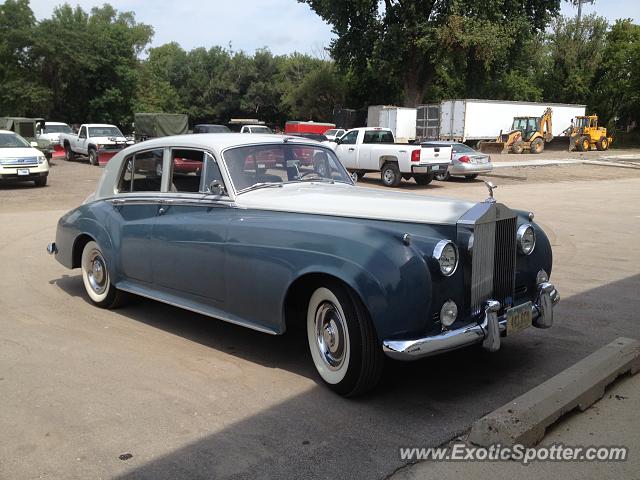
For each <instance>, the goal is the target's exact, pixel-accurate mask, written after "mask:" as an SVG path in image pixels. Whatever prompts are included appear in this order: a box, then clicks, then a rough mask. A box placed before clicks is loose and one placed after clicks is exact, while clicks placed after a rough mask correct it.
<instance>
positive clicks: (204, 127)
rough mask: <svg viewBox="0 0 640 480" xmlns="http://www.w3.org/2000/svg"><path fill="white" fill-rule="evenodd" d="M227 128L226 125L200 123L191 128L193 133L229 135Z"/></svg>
mask: <svg viewBox="0 0 640 480" xmlns="http://www.w3.org/2000/svg"><path fill="white" fill-rule="evenodd" d="M230 132H231V130H229V127H227V126H226V125H213V124H209V123H200V124H198V125H194V126H193V133H230Z"/></svg>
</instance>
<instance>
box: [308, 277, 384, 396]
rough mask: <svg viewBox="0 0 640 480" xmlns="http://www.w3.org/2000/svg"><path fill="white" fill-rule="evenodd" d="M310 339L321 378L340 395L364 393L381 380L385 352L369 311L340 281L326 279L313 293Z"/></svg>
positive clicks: (312, 352) (309, 311)
mask: <svg viewBox="0 0 640 480" xmlns="http://www.w3.org/2000/svg"><path fill="white" fill-rule="evenodd" d="M307 339H308V342H309V350H310V352H311V358H312V360H313V363H314V365H315V367H316V370H317V372H318V374H319V375H320V378H322V380H323V382H324V383H325V384H326V385H327V386H328V387H329V388H331V389H332V390H334V391H335V392H337V393H339V394H340V395H344V396H347V397H352V396H356V395H360V394H362V393H364V392H366V391H367V390H370V389H371V388H373V387H374V386H375V385H376V384H377V383H378V381H379V380H380V377H381V375H382V366H383V363H384V355H383V353H382V349H381V348H380V345H379V343H378V340H377V336H376V333H375V330H374V328H373V324H372V322H371V319H370V317H369V314H368V313H367V311H366V309H365V308H364V306H363V305H362V302H360V300H359V299H358V298H357V297H355V295H353V294H352V293H351V292H350V291H349V290H348V288H346V287H344V286H342V285H341V284H340V283H339V282H326V283H325V284H323V285H322V286H319V287H317V288H316V289H315V290H314V292H313V294H312V295H311V298H310V299H309V305H308V308H307Z"/></svg>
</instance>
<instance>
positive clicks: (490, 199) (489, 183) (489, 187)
mask: <svg viewBox="0 0 640 480" xmlns="http://www.w3.org/2000/svg"><path fill="white" fill-rule="evenodd" d="M484 184H485V185H486V186H487V188H488V189H489V198H487V199H486V200H485V202H489V203H494V202H495V201H496V199H495V198H493V190H494V189H496V188H498V186H497V185H494V184H493V183H491V182H488V181H487V180H484Z"/></svg>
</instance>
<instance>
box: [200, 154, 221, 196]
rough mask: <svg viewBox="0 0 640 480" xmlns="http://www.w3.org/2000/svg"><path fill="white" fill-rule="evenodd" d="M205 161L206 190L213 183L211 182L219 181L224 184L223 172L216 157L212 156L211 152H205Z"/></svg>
mask: <svg viewBox="0 0 640 480" xmlns="http://www.w3.org/2000/svg"><path fill="white" fill-rule="evenodd" d="M204 162H205V169H204V171H205V179H204V190H205V191H206V190H207V187H208V186H209V185H211V182H214V181H218V182H220V183H221V184H223V185H224V180H223V179H222V173H220V167H219V166H218V162H216V159H215V158H213V156H211V154H209V153H205V154H204Z"/></svg>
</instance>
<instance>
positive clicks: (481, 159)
mask: <svg viewBox="0 0 640 480" xmlns="http://www.w3.org/2000/svg"><path fill="white" fill-rule="evenodd" d="M475 163H477V164H483V163H487V159H486V158H476V162H475Z"/></svg>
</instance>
